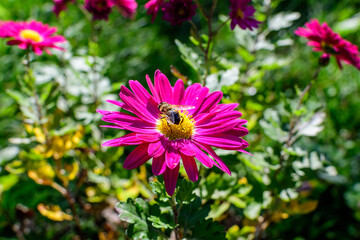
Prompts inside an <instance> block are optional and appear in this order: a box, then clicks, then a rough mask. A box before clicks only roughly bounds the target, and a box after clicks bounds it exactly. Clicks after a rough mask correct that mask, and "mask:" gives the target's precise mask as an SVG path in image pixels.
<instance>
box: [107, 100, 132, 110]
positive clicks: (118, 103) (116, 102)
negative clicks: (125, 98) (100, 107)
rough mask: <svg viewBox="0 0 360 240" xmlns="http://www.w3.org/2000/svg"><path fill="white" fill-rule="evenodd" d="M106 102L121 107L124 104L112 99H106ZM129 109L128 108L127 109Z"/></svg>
mask: <svg viewBox="0 0 360 240" xmlns="http://www.w3.org/2000/svg"><path fill="white" fill-rule="evenodd" d="M106 101H107V102H108V103H112V104H114V105H117V106H119V107H121V108H123V107H124V106H125V104H124V103H122V102H118V101H114V100H106ZM128 111H129V110H128Z"/></svg>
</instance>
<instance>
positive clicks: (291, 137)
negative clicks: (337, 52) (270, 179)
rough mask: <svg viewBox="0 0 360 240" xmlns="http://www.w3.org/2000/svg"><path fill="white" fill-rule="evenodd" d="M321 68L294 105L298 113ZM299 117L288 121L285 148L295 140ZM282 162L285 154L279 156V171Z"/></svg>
mask: <svg viewBox="0 0 360 240" xmlns="http://www.w3.org/2000/svg"><path fill="white" fill-rule="evenodd" d="M321 67H322V66H318V68H317V69H316V70H315V73H314V75H313V77H312V79H311V81H310V82H309V83H308V85H307V86H306V87H305V88H304V90H303V91H302V92H301V93H300V97H299V100H298V102H297V104H296V108H295V111H298V110H300V108H301V106H302V104H303V102H304V100H305V96H306V94H307V93H308V92H309V91H310V89H311V87H312V85H313V84H314V82H315V80H316V79H317V77H318V76H319V73H320V69H321ZM300 116H301V115H299V116H296V115H295V116H293V117H292V118H291V120H290V127H289V134H288V137H287V140H286V142H285V146H286V148H289V147H291V146H292V144H293V143H294V142H295V140H296V138H295V137H294V136H295V134H296V131H297V130H296V126H297V124H298V123H299V121H300ZM284 160H285V154H281V157H280V168H279V169H281V168H282V167H283V164H284ZM279 169H278V170H277V171H276V172H275V175H277V172H278V171H279Z"/></svg>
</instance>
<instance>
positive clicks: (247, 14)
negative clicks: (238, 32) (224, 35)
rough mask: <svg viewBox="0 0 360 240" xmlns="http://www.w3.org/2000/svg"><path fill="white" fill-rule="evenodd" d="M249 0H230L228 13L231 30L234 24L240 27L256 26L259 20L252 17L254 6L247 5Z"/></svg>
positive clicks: (251, 27)
mask: <svg viewBox="0 0 360 240" xmlns="http://www.w3.org/2000/svg"><path fill="white" fill-rule="evenodd" d="M250 2H251V0H230V4H231V5H230V9H231V11H230V13H229V16H230V18H231V24H230V27H231V30H234V28H235V27H236V25H238V26H239V27H240V28H242V29H244V30H245V29H247V28H248V29H250V30H251V31H252V30H253V28H258V27H259V26H258V25H259V24H260V23H261V22H259V21H257V20H256V19H254V13H255V8H254V7H253V6H250V5H248V4H249V3H250Z"/></svg>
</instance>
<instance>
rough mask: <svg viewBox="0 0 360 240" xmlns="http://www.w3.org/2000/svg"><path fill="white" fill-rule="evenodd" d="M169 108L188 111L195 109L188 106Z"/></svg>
mask: <svg viewBox="0 0 360 240" xmlns="http://www.w3.org/2000/svg"><path fill="white" fill-rule="evenodd" d="M171 106H172V107H173V108H174V109H176V110H190V109H194V108H195V106H190V105H171Z"/></svg>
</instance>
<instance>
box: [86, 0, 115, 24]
mask: <svg viewBox="0 0 360 240" xmlns="http://www.w3.org/2000/svg"><path fill="white" fill-rule="evenodd" d="M113 5H114V4H113V2H112V1H111V0H85V6H84V7H85V9H86V10H88V11H89V12H90V13H91V14H92V15H93V20H97V19H98V20H102V19H104V20H108V16H109V14H110V13H111V10H112V9H111V8H112V6H113Z"/></svg>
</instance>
